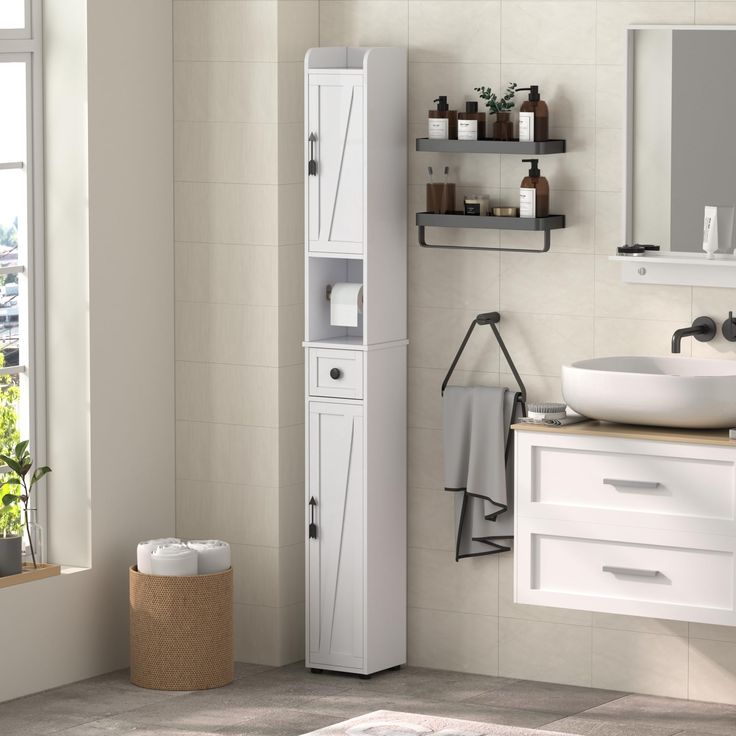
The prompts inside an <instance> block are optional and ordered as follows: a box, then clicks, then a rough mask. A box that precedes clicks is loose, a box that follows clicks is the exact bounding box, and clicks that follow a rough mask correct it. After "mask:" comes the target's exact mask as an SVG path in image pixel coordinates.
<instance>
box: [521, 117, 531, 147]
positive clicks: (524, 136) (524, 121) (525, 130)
mask: <svg viewBox="0 0 736 736" xmlns="http://www.w3.org/2000/svg"><path fill="white" fill-rule="evenodd" d="M533 140H534V113H533V112H520V113H519V141H521V142H524V143H531V142H532V141H533Z"/></svg>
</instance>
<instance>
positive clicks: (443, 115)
mask: <svg viewBox="0 0 736 736" xmlns="http://www.w3.org/2000/svg"><path fill="white" fill-rule="evenodd" d="M435 102H436V103H437V109H436V110H430V111H429V115H428V121H427V122H428V130H427V135H428V136H429V138H431V139H435V140H436V139H441V140H447V139H448V138H450V139H452V140H457V110H450V109H449V107H448V105H447V95H440V96H439V97H438V98H437V99H436V100H435Z"/></svg>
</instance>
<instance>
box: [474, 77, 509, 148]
mask: <svg viewBox="0 0 736 736" xmlns="http://www.w3.org/2000/svg"><path fill="white" fill-rule="evenodd" d="M516 87H517V84H516V82H511V83H510V84H509V85H508V87H506V93H505V94H504V95H502V96H501V97H499V96H498V95H497V94H496V93H495V92H494V91H493V90H492V89H491V88H490V87H474V89H475V91H476V92H478V93H479V95H478V96H479V97H480V98H481V100H485V103H486V107H487V108H488V113H489V115H495V116H496V120H495V122H494V123H493V138H494V139H495V140H497V141H510V140H512V139H513V137H514V124H513V123H512V122H511V110H512V109H513V107H514V96H515V95H516Z"/></svg>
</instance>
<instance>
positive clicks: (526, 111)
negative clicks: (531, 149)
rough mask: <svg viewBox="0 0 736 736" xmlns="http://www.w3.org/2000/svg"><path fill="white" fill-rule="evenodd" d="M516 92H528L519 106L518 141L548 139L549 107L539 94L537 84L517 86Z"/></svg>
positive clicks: (528, 141) (527, 141)
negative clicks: (527, 97) (526, 98)
mask: <svg viewBox="0 0 736 736" xmlns="http://www.w3.org/2000/svg"><path fill="white" fill-rule="evenodd" d="M516 91H517V92H522V91H526V92H529V99H528V100H525V101H524V102H522V103H521V107H520V108H519V141H522V142H525V143H531V142H532V141H546V140H549V107H547V103H546V102H545V101H544V100H543V99H541V97H540V96H539V86H538V85H536V84H532V85H531V86H529V87H517V88H516Z"/></svg>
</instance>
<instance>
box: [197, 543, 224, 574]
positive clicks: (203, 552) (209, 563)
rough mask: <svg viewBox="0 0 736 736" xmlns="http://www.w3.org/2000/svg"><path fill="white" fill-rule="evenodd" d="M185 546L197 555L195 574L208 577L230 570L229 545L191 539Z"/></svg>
mask: <svg viewBox="0 0 736 736" xmlns="http://www.w3.org/2000/svg"><path fill="white" fill-rule="evenodd" d="M187 546H188V547H190V548H191V549H193V550H194V551H195V552H196V553H197V572H199V574H200V575H208V574H209V573H213V572H224V571H225V570H228V569H229V568H230V545H229V544H228V543H227V542H223V541H221V540H219V539H192V540H191V541H190V542H187Z"/></svg>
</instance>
